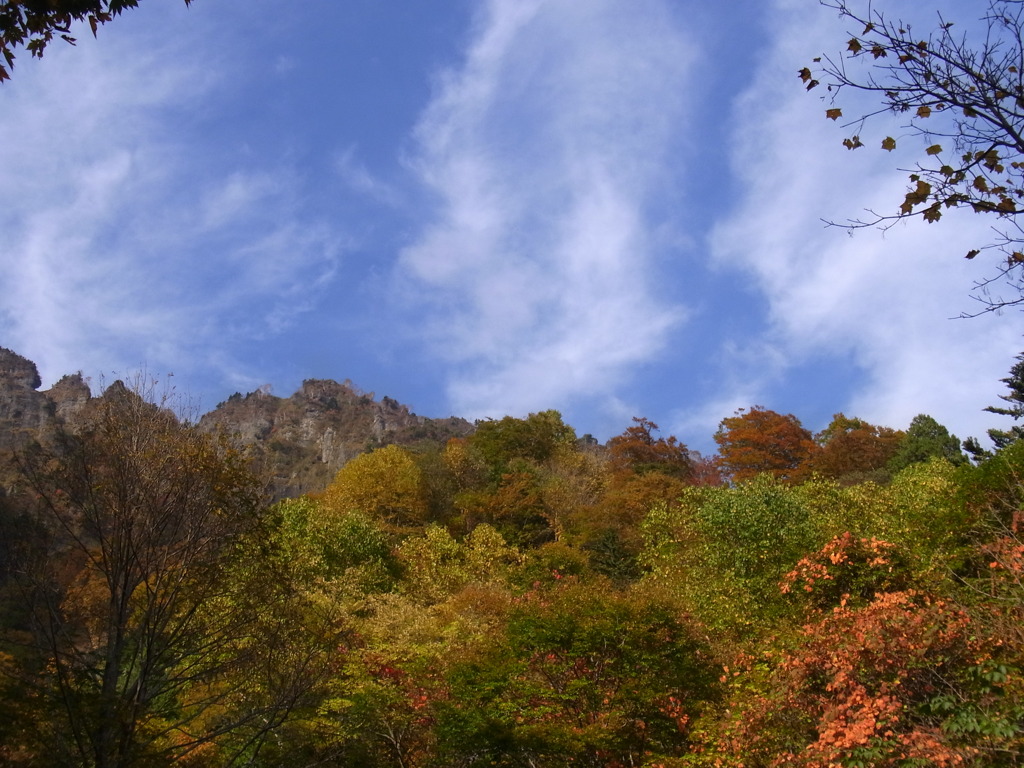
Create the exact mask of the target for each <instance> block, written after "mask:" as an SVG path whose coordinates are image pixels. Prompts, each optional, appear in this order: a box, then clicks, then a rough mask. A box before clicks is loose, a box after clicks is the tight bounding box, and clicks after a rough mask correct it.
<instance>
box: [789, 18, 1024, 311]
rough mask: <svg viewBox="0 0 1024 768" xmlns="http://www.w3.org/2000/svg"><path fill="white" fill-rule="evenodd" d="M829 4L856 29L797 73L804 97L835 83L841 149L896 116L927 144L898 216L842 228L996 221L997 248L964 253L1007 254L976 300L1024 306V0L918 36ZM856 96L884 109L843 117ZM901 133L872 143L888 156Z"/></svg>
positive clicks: (832, 104) (833, 112) (899, 24)
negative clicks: (1001, 286)
mask: <svg viewBox="0 0 1024 768" xmlns="http://www.w3.org/2000/svg"><path fill="white" fill-rule="evenodd" d="M821 4H822V5H823V6H825V7H826V8H831V9H833V10H836V11H838V12H839V14H840V16H842V17H843V18H844V19H847V20H848V21H849V22H850V23H851V24H853V25H855V28H854V29H853V30H851V32H850V34H851V37H850V39H849V40H848V41H847V43H846V51H845V54H843V55H841V56H836V57H831V56H823V57H820V58H818V59H816V60H815V61H814V63H813V64H812V66H809V67H804V68H803V69H801V70H800V72H799V76H800V79H801V80H802V81H803V82H804V83H805V85H806V87H807V89H808V90H811V89H813V88H814V87H815V86H818V85H819V84H824V85H826V86H827V89H828V94H827V96H825V97H824V98H825V99H826V100H827V102H828V105H829V108H828V109H826V110H825V116H826V117H827V118H829V119H832V120H839V119H840V118H842V119H843V120H844V127H847V128H849V127H851V126H852V130H853V131H854V133H853V135H848V136H847V137H846V138H844V139H843V144H844V145H845V146H846V147H847V148H848V149H857V148H859V147H862V146H864V144H865V141H867V137H866V136H865V134H864V130H865V125H866V123H867V122H868V121H869V120H871V119H872V118H876V117H877V116H878V115H880V114H882V113H884V112H887V111H888V112H891V113H893V114H894V115H897V116H898V117H899V118H901V119H903V120H905V121H906V122H905V123H904V124H903V125H901V126H900V129H901V130H902V131H903V132H907V131H909V133H910V135H911V136H912V137H913V138H915V139H916V140H917V141H918V142H919V144H920V147H921V151H920V154H919V158H920V159H919V161H918V163H917V164H916V166H915V167H914V168H913V169H912V170H911V172H910V177H909V184H908V188H907V192H906V194H905V196H904V198H903V200H902V201H900V204H899V208H898V211H896V212H894V213H891V214H878V215H873V216H872V217H871V218H869V219H866V220H854V221H851V222H849V223H848V224H847V225H846V226H849V227H854V228H856V227H865V226H879V225H880V226H883V227H886V226H891V225H892V224H893V223H894V222H896V221H899V220H901V219H905V218H909V217H915V216H916V217H920V218H922V219H924V220H925V221H927V222H936V221H939V219H941V218H942V216H943V215H944V213H945V212H946V211H948V210H949V209H954V208H966V209H967V210H971V211H974V212H976V213H988V214H992V215H993V216H994V217H995V218H996V225H995V227H994V230H995V232H996V237H995V239H994V241H992V242H988V243H979V244H977V246H976V247H975V248H973V249H972V250H971V251H969V252H968V253H967V258H968V259H973V258H974V257H975V256H977V255H978V254H979V253H981V252H982V251H984V250H995V251H997V252H998V253H1000V254H1001V255H1002V258H1001V262H1000V263H999V265H998V268H997V270H996V273H995V274H994V275H992V276H990V277H989V278H987V279H984V280H982V281H980V282H979V283H977V285H976V287H977V289H978V290H977V291H976V298H978V299H979V300H981V301H982V302H983V305H984V309H983V310H982V311H991V310H994V309H998V308H1000V307H1005V306H1010V305H1017V304H1020V303H1022V302H1024V271H1022V265H1024V253H1022V251H1024V232H1022V230H1021V227H1020V224H1019V221H1018V216H1019V215H1020V213H1021V212H1022V211H1024V163H1022V162H1021V161H1022V160H1024V79H1022V74H1021V70H1022V66H1021V59H1022V54H1024V51H1022V48H1021V40H1022V33H1024V6H1022V5H1021V3H1020V1H1019V0H990V2H988V3H987V4H986V6H981V5H977V6H974V5H964V6H963V10H964V11H966V10H967V9H968V8H970V12H971V13H972V14H975V13H978V12H980V13H981V14H982V18H981V21H980V28H978V27H977V26H976V27H975V28H974V29H971V28H970V26H969V23H970V22H974V21H976V19H974V18H971V19H963V18H956V19H954V18H945V17H943V16H942V15H939V17H938V20H937V22H936V25H935V27H934V28H933V29H932V30H931V31H930V32H925V33H923V34H922V33H921V32H920V31H918V29H917V27H916V25H913V24H912V23H911V22H910V20H909V19H906V18H904V17H900V18H896V17H894V16H889V15H886V14H885V13H884V12H883V10H882V9H880V8H879V7H878V6H877V5H872V4H870V3H861V2H850V1H848V0H821ZM858 8H860V9H862V10H858ZM975 9H977V10H975ZM965 30H970V31H965ZM849 90H855V91H865V92H868V93H871V94H874V95H877V97H878V98H879V99H880V101H881V103H882V107H883V108H882V109H881V110H877V111H869V112H868V113H867V114H864V115H858V116H845V115H843V110H842V107H841V105H840V102H841V101H842V98H843V97H844V95H845V94H846V93H847V91H849ZM847 121H848V122H847ZM886 130H888V131H891V133H887V132H886ZM895 132H896V131H894V130H892V129H891V128H890V129H883V131H882V132H880V133H879V135H878V138H877V139H874V140H872V141H873V142H876V143H875V146H880V147H881V149H883V150H886V151H892V150H894V149H895V148H896V140H895V139H894V138H893V137H892V133H895ZM901 141H902V139H901ZM1003 280H1005V281H1006V282H1007V283H1008V284H1009V286H1010V288H1011V292H1010V294H1009V296H1007V297H1004V296H1003V295H1001V294H993V293H992V292H991V288H992V287H993V286H994V285H995V284H996V283H998V282H1001V281H1003Z"/></svg>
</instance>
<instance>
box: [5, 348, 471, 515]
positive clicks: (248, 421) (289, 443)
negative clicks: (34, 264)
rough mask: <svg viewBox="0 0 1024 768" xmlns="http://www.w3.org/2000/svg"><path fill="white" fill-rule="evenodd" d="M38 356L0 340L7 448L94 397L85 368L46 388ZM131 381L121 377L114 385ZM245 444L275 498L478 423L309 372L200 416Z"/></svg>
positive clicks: (74, 416) (77, 413) (64, 421)
mask: <svg viewBox="0 0 1024 768" xmlns="http://www.w3.org/2000/svg"><path fill="white" fill-rule="evenodd" d="M39 386H40V379H39V371H38V369H37V368H36V365H35V363H33V362H32V361H31V360H28V359H26V358H24V357H22V356H21V355H19V354H17V353H15V352H12V351H11V350H9V349H4V348H3V347H0V451H12V450H19V449H21V448H24V447H25V446H26V445H27V444H28V443H29V442H30V441H32V440H40V441H43V442H45V441H46V440H47V439H48V438H49V436H50V435H52V434H53V432H54V430H56V429H57V428H58V427H65V428H67V429H69V430H71V431H72V432H74V431H75V430H76V429H78V428H79V426H80V423H79V420H80V417H81V415H82V414H83V413H84V409H85V406H86V404H87V403H88V402H89V400H90V398H91V396H92V395H91V393H90V391H89V386H88V385H87V384H86V382H85V381H84V380H83V378H82V375H81V374H80V373H78V374H73V375H70V376H65V377H64V378H62V379H61V380H60V381H58V382H57V383H56V384H54V385H53V387H52V388H50V389H48V390H45V391H39ZM114 387H121V388H123V387H124V385H123V384H121V383H120V382H115V383H114V384H112V385H111V387H110V388H108V389H112V388H114ZM198 426H199V428H200V429H202V430H204V431H207V432H210V433H220V434H223V435H225V436H226V437H228V439H230V440H232V441H233V442H234V443H236V444H237V445H239V446H240V447H242V448H243V449H244V450H245V451H246V452H247V453H248V454H249V455H250V456H251V457H252V459H253V461H254V463H255V465H256V468H257V469H258V470H259V471H261V472H263V473H265V474H266V476H267V477H268V478H269V480H268V481H269V483H270V486H271V487H270V489H269V490H270V493H271V494H272V495H273V496H274V497H275V498H284V497H286V496H297V495H300V494H303V493H307V492H309V491H317V490H321V489H323V488H325V487H326V486H327V484H328V483H329V482H330V481H331V480H332V479H333V477H334V475H335V473H337V471H338V470H339V469H341V467H342V466H343V465H344V464H345V462H347V461H348V460H349V459H351V458H352V457H353V456H356V455H358V454H359V453H362V452H364V451H366V450H370V449H372V448H375V447H377V446H381V445H387V444H389V443H397V444H399V445H417V444H430V443H433V444H436V445H443V444H444V443H445V442H446V441H447V440H448V439H449V438H451V437H461V436H464V435H467V434H469V433H470V432H472V431H473V425H472V424H470V423H469V422H468V421H466V420H465V419H458V418H454V417H453V418H449V419H428V418H424V417H422V416H417V415H416V414H414V413H412V412H410V411H409V409H408V408H407V407H406V406H404V405H401V404H400V403H398V402H396V401H395V400H392V399H391V398H390V397H385V398H383V399H381V400H379V401H378V400H376V399H374V396H373V393H365V392H361V391H360V390H358V389H357V388H356V387H355V386H353V385H352V383H351V382H349V381H345V382H344V383H341V384H339V383H338V382H336V381H331V380H329V379H308V380H307V381H305V382H303V384H302V387H301V388H300V389H299V391H298V392H296V393H295V394H294V395H292V396H291V397H288V398H281V397H275V396H274V395H271V394H269V393H268V392H264V391H256V392H250V393H249V394H247V395H242V394H234V395H232V396H231V397H230V398H228V400H227V401H226V402H223V403H221V404H220V405H218V406H217V407H216V408H215V409H214V410H212V411H211V412H209V413H207V414H206V415H205V416H203V417H202V418H201V419H200V420H199V425H198Z"/></svg>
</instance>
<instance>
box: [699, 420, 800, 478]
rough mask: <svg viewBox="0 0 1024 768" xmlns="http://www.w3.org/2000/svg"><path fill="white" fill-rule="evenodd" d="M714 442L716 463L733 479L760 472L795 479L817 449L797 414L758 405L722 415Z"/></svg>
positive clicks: (748, 476)
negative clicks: (716, 446) (716, 448)
mask: <svg viewBox="0 0 1024 768" xmlns="http://www.w3.org/2000/svg"><path fill="white" fill-rule="evenodd" d="M715 442H716V443H718V451H719V464H720V466H721V467H722V470H723V471H724V472H725V473H726V474H727V475H728V476H729V477H730V478H732V480H733V481H734V482H743V481H744V480H750V479H752V478H754V477H756V476H757V475H759V474H761V473H767V474H770V475H772V476H773V477H776V478H779V479H781V480H786V481H790V482H795V481H797V480H799V479H800V478H802V477H804V476H806V474H807V469H808V467H807V462H808V461H809V460H810V459H811V458H812V457H813V456H814V455H815V454H816V453H817V451H818V445H817V444H816V443H815V442H814V440H813V438H812V436H811V433H810V432H808V431H807V430H806V429H804V427H803V426H802V425H801V424H800V420H799V419H797V418H796V416H793V415H792V414H787V415H782V414H780V413H776V412H775V411H772V410H769V409H767V408H762V407H761V406H759V405H755V406H754V407H752V408H751V409H750V410H747V411H745V410H743V409H740V410H739V411H737V412H736V414H735V415H734V416H729V417H727V418H725V419H722V423H721V425H720V426H719V428H718V431H717V432H716V433H715Z"/></svg>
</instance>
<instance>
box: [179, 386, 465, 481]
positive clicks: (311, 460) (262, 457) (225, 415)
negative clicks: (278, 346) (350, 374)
mask: <svg viewBox="0 0 1024 768" xmlns="http://www.w3.org/2000/svg"><path fill="white" fill-rule="evenodd" d="M199 427H200V429H204V430H207V431H210V432H221V433H223V434H225V435H227V436H229V437H230V438H232V439H233V440H235V441H236V442H237V443H238V444H239V445H241V446H244V447H245V449H246V450H247V451H248V452H249V454H250V455H251V456H252V457H253V459H254V460H255V461H257V462H258V463H259V464H260V465H261V466H262V469H263V471H264V472H266V473H267V474H268V475H269V476H270V477H272V485H273V487H272V493H273V495H274V496H275V497H277V498H283V497H285V496H296V495H299V494H302V493H306V492H309V491H314V490H320V489H322V488H324V487H326V486H327V484H328V483H329V482H330V481H331V479H332V478H333V477H334V475H335V473H337V471H338V470H339V469H340V468H341V467H342V466H344V464H345V463H346V462H347V461H349V459H351V458H353V457H354V456H356V455H358V454H360V453H362V452H364V451H366V450H369V449H371V448H374V447H377V446H381V445H387V444H389V443H397V444H400V445H412V444H416V443H425V442H434V443H444V442H445V441H447V440H448V439H449V438H451V437H460V436H464V435H467V434H469V433H470V432H472V430H473V425H472V424H470V423H469V422H468V421H466V420H464V419H459V418H454V417H453V418H449V419H429V418H425V417H423V416H417V415H416V414H414V413H412V412H411V411H410V410H409V409H408V407H406V406H404V405H402V404H400V403H398V402H397V401H396V400H394V399H392V398H390V397H385V398H383V399H381V400H380V401H377V400H375V399H374V395H373V393H372V392H370V393H366V392H362V391H360V390H359V389H357V388H356V387H355V386H354V385H353V384H352V383H351V382H350V381H345V382H343V383H340V384H339V383H338V382H336V381H332V380H330V379H307V380H306V381H304V382H303V383H302V386H301V387H300V388H299V391H298V392H296V393H295V394H294V395H292V396H291V397H289V398H281V397H275V396H274V395H271V394H270V393H269V392H267V391H265V390H257V391H255V392H250V393H249V394H247V395H242V394H240V393H236V394H234V395H232V396H231V397H230V398H228V399H227V401H225V402H223V403H221V404H219V405H218V406H217V407H216V408H215V409H214V410H213V411H211V412H209V413H207V414H206V415H205V416H203V417H202V419H200V421H199Z"/></svg>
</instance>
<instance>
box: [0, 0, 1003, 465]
mask: <svg viewBox="0 0 1024 768" xmlns="http://www.w3.org/2000/svg"><path fill="white" fill-rule="evenodd" d="M888 5H889V7H892V8H893V9H894V10H896V11H899V10H900V8H902V9H904V10H906V11H907V13H909V14H911V15H913V14H917V15H918V16H920V15H921V10H920V9H919V8H915V5H919V4H910V3H904V2H899V1H894V2H892V3H889V4H888ZM938 5H943V6H944V7H945V8H946V9H947V11H948V12H949V13H951V14H954V17H956V18H959V17H962V16H963V15H964V11H965V9H967V11H968V12H969V13H971V14H974V13H975V10H973V9H974V7H975V6H974V5H973V4H971V3H966V2H959V3H957V2H945V3H943V2H940V3H938ZM722 9H726V10H722ZM956 14H959V16H956ZM931 20H932V18H931V15H930V13H929V14H928V15H926V16H924V17H923V18H922V20H921V23H922V24H930V23H931ZM969 20H970V19H969V18H968V19H965V23H966V22H967V21H969ZM845 31H846V30H845V28H844V26H843V25H842V24H841V23H839V22H838V21H837V19H836V18H835V16H834V14H833V13H832V12H831V11H828V10H827V9H823V8H820V7H818V6H817V4H816V3H813V2H810V0H738V1H737V2H733V3H729V4H728V5H725V6H719V5H716V4H711V3H704V2H696V1H694V2H688V1H687V0H628V2H627V1H626V0H587V1H586V2H583V1H582V0H474V1H473V2H462V1H461V0H458V1H455V2H452V1H451V0H450V1H449V2H445V3H424V2H422V1H417V0H391V1H390V2H380V0H373V1H371V0H351V2H345V3H338V2H336V1H335V0H303V2H301V3H288V4H282V3H272V2H269V0H195V2H194V3H193V4H192V6H191V7H190V8H185V6H184V4H183V3H182V2H180V0H145V2H143V3H142V4H141V6H140V7H139V8H138V9H136V10H134V11H129V12H127V13H126V14H125V15H124V16H122V17H121V18H119V19H117V20H116V21H115V22H114V23H112V24H109V25H107V26H106V27H105V28H103V29H102V30H101V31H100V34H99V38H98V39H97V40H93V39H92V36H91V35H90V34H88V32H87V31H84V30H83V32H82V33H81V34H80V36H79V38H80V39H79V43H78V45H77V46H76V47H73V48H72V47H70V46H67V45H65V44H63V43H61V42H59V41H58V42H56V43H54V44H52V46H51V47H50V49H48V51H47V53H46V56H45V58H44V59H42V60H30V59H29V58H28V57H27V56H22V57H20V58H19V60H18V62H17V65H16V68H15V70H14V73H13V75H14V76H13V79H12V80H11V81H9V82H8V83H5V84H3V85H2V86H0V168H2V169H3V170H2V172H0V232H2V236H0V264H2V267H3V274H4V276H5V277H4V283H3V285H4V290H2V291H0V345H2V346H7V347H10V348H12V349H15V350H16V351H18V352H20V353H21V354H24V355H26V356H27V357H29V358H31V359H33V360H35V361H36V363H37V364H38V365H39V367H40V372H41V374H42V376H43V379H44V387H45V386H49V385H50V384H51V383H52V382H54V381H55V380H56V379H57V378H59V377H60V376H61V375H62V374H64V373H68V372H74V371H78V370H81V371H82V372H83V373H84V374H85V375H87V376H90V377H92V379H93V380H94V381H97V382H98V381H101V380H107V381H109V380H111V379H112V378H115V377H117V376H121V375H125V374H129V373H131V372H133V371H136V370H138V369H140V368H145V369H146V370H147V371H149V372H150V373H151V374H156V375H158V376H165V375H166V374H168V373H173V374H174V379H173V381H174V382H175V383H176V386H177V388H178V390H179V391H182V392H185V393H187V394H188V395H190V396H191V397H192V398H194V399H195V400H197V401H198V403H199V406H200V408H201V409H204V410H205V409H209V408H212V407H213V406H215V405H216V404H217V403H218V402H219V401H221V400H224V399H226V398H227V397H228V396H229V395H230V394H232V393H233V392H235V391H242V392H247V391H251V390H253V389H256V388H257V387H259V386H261V385H264V384H270V385H271V387H272V389H273V391H274V392H275V393H276V394H279V395H283V396H287V395H289V394H291V393H292V392H293V391H294V390H295V389H297V388H298V386H299V384H300V383H301V381H302V380H303V379H304V378H334V379H338V380H343V379H351V380H352V381H353V382H354V383H355V384H356V385H357V386H359V387H361V388H362V389H364V390H366V391H372V392H375V393H376V395H377V396H378V397H381V396H383V395H389V396H391V397H394V398H396V399H397V400H399V401H401V402H403V403H407V404H408V405H409V406H410V407H411V408H412V409H413V410H414V411H416V412H417V413H420V414H423V415H426V416H439V417H440V416H447V415H450V414H456V415H461V416H465V417H468V418H481V417H487V416H501V415H504V414H513V415H517V416H523V415H526V414H527V413H529V412H531V411H537V410H542V409H547V408H555V409H558V410H560V411H561V412H562V413H563V415H564V417H565V419H566V421H568V422H569V423H570V424H572V425H573V426H574V427H576V429H577V432H579V433H584V432H590V433H592V434H594V435H595V436H597V437H599V438H601V439H606V438H608V437H610V436H611V435H614V434H616V433H619V432H621V431H622V430H623V429H624V428H626V427H627V426H629V424H630V423H631V422H630V419H631V417H633V416H645V417H647V418H650V419H652V420H654V421H656V422H657V423H659V424H660V425H661V427H662V430H663V431H664V432H666V433H674V434H676V435H678V436H679V438H680V439H681V440H683V441H684V442H686V443H687V444H689V445H690V446H691V447H695V448H698V449H700V450H704V451H709V450H710V449H711V448H712V447H713V442H712V440H711V435H712V434H713V432H714V431H715V428H716V426H717V424H718V422H719V421H720V420H721V419H722V418H723V417H725V416H728V415H731V414H732V413H733V411H734V410H735V409H736V408H738V407H744V406H749V405H752V404H761V405H764V406H766V407H769V408H773V409H775V410H778V411H782V412H792V413H794V414H796V415H797V416H798V417H799V418H800V419H801V420H802V421H803V422H804V424H805V425H806V426H807V427H808V428H810V429H812V430H815V431H817V430H820V429H822V428H823V427H824V426H825V425H826V424H827V423H828V421H829V420H830V419H831V416H832V414H834V413H836V412H839V411H843V412H845V413H846V414H847V415H856V416H860V417H862V418H865V419H868V420H869V421H872V422H875V423H879V424H884V425H889V426H893V427H898V428H902V427H905V426H906V425H907V424H908V423H909V421H910V419H911V418H912V417H913V416H914V415H916V414H917V413H921V412H925V413H929V414H931V415H933V416H934V417H936V418H937V419H939V421H941V422H943V423H945V424H946V425H947V426H949V427H950V428H951V429H952V430H953V431H954V432H956V433H957V434H958V435H959V436H960V437H966V436H968V435H971V434H975V435H981V434H982V433H983V432H984V430H985V429H986V428H988V427H990V426H994V425H997V424H999V420H998V418H997V417H993V416H991V415H989V414H984V413H983V412H982V411H981V409H982V408H984V407H985V406H986V405H990V404H992V403H994V402H996V397H997V395H998V394H1000V393H1001V392H1002V391H1003V390H1002V385H1001V384H1000V383H999V379H1000V378H1002V377H1004V376H1005V375H1006V373H1007V371H1008V370H1009V368H1010V366H1011V365H1012V364H1013V358H1014V356H1015V355H1016V354H1018V352H1020V351H1021V348H1022V341H1021V331H1022V328H1021V322H1020V320H1021V317H1020V314H1019V313H1018V312H1008V313H1006V314H1003V315H1002V316H994V315H990V316H984V317H980V318H977V319H974V320H951V319H950V318H952V317H955V316H956V315H959V314H960V313H961V312H962V311H964V310H968V311H970V310H972V309H974V308H975V302H973V301H972V300H971V299H970V298H969V296H968V292H969V289H970V286H971V285H972V283H973V282H974V281H975V280H978V279H981V278H983V277H985V276H986V274H987V271H986V265H985V264H982V263H980V262H981V259H980V258H979V259H978V260H976V262H968V261H966V260H964V259H963V258H962V254H963V253H965V252H966V251H967V250H968V248H969V247H971V246H972V245H973V244H974V243H975V241H976V240H977V238H978V237H985V236H986V232H987V229H988V228H989V227H990V226H991V222H990V221H985V220H984V219H983V217H974V216H965V217H959V218H957V219H954V220H950V221H944V222H943V223H942V224H940V225H932V226H925V225H920V224H917V223H911V224H908V225H905V226H904V225H901V226H898V227H896V228H894V229H891V230H889V231H888V232H886V233H884V234H883V233H880V232H877V231H874V230H868V231H861V232H858V233H856V234H855V235H854V236H852V237H851V236H849V235H848V234H847V233H845V232H843V231H841V230H839V229H834V228H832V229H830V228H825V227H824V226H823V225H822V223H821V219H822V218H831V219H843V218H845V217H848V216H856V215H857V214H858V213H859V212H860V211H862V210H863V209H867V208H875V209H879V210H887V209H892V208H893V207H894V206H895V205H897V204H898V203H899V202H900V201H901V200H902V196H903V185H904V180H903V179H904V177H903V174H900V173H898V172H896V170H895V169H896V168H897V167H902V166H900V157H899V156H898V155H899V151H898V152H897V153H893V154H892V155H890V154H888V153H884V152H881V151H877V150H875V149H874V146H873V145H872V146H869V147H868V148H865V149H861V150H858V151H856V152H848V151H847V150H845V149H843V148H842V146H841V144H840V142H841V140H842V138H844V133H843V131H842V129H841V128H839V127H838V126H836V125H835V124H833V123H831V122H829V121H826V120H824V119H823V113H824V108H825V105H823V104H822V102H821V101H820V100H819V98H818V97H817V95H815V94H810V95H809V94H806V93H805V92H804V91H803V89H802V87H801V86H800V82H799V80H798V79H797V77H796V73H797V71H798V70H799V69H800V68H801V67H803V66H805V65H807V64H809V63H810V59H811V58H812V57H813V56H816V55H819V54H820V53H822V52H823V51H830V52H833V51H838V50H840V49H841V48H842V47H843V41H844V40H846V39H847V37H848V36H847V35H845V34H844V32H845ZM852 106H853V107H854V108H855V107H856V104H854V105H852ZM853 111H854V109H853V108H850V107H848V108H847V114H851V113H852V112H853ZM875 130H876V131H878V132H879V138H881V137H883V136H885V135H886V134H887V133H893V132H894V131H898V130H900V129H899V125H898V123H892V124H890V125H888V126H887V125H886V124H885V123H884V122H883V123H882V124H881V125H879V126H878V127H876V128H875ZM894 135H899V134H895V133H894ZM911 143H912V142H911V141H910V140H908V141H906V142H904V141H901V147H902V146H904V145H908V146H909V145H910V144H911ZM912 157H913V155H912V154H910V155H907V158H908V159H907V160H904V161H903V162H904V165H905V164H906V163H908V162H911V159H910V158H912Z"/></svg>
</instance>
